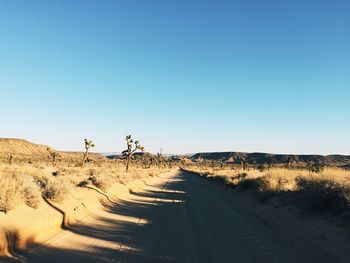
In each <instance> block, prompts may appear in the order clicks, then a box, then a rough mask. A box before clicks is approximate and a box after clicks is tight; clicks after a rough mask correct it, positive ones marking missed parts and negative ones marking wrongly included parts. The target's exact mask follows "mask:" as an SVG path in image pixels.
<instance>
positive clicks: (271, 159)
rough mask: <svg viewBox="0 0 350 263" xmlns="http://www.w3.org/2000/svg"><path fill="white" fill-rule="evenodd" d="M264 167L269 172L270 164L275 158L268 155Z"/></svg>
mask: <svg viewBox="0 0 350 263" xmlns="http://www.w3.org/2000/svg"><path fill="white" fill-rule="evenodd" d="M265 162H266V166H267V170H270V168H271V166H272V164H273V163H274V162H275V157H274V156H273V155H272V154H268V155H267V156H266V161H265Z"/></svg>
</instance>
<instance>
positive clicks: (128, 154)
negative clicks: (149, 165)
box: [122, 135, 145, 171]
mask: <svg viewBox="0 0 350 263" xmlns="http://www.w3.org/2000/svg"><path fill="white" fill-rule="evenodd" d="M125 140H126V144H127V147H128V148H127V149H126V150H125V151H123V152H122V154H123V156H124V158H125V159H126V168H125V169H126V170H127V171H128V170H129V164H130V160H131V158H132V156H133V154H134V153H135V152H136V151H137V150H141V151H142V152H143V151H144V150H145V148H144V147H142V146H141V145H140V143H139V141H135V142H134V140H133V139H132V138H131V135H127V136H126V138H125Z"/></svg>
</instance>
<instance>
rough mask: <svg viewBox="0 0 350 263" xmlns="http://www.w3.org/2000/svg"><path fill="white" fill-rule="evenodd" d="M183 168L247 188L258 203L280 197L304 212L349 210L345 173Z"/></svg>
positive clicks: (349, 178) (348, 179)
mask: <svg viewBox="0 0 350 263" xmlns="http://www.w3.org/2000/svg"><path fill="white" fill-rule="evenodd" d="M185 169H186V170H188V171H191V172H195V173H197V174H198V175H200V176H202V177H205V178H207V179H210V180H216V181H221V182H223V183H225V184H226V185H227V187H237V188H239V189H243V190H247V189H251V190H253V191H254V192H255V193H256V194H257V196H258V198H259V200H260V201H265V200H267V199H269V198H271V197H276V196H282V197H286V198H288V201H290V202H292V203H293V204H296V205H298V206H299V207H301V208H303V209H304V210H306V211H312V212H330V213H332V214H344V213H349V210H350V171H349V170H343V169H339V168H325V169H323V170H322V171H320V172H319V173H315V172H309V171H305V170H289V169H286V168H276V167H275V168H271V169H270V170H265V171H258V170H254V169H250V170H246V171H243V170H240V169H221V168H212V167H206V166H197V165H190V166H187V167H186V168H185Z"/></svg>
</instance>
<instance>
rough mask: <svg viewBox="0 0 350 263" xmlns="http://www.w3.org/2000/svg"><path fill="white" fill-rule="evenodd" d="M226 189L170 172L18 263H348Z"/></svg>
mask: <svg viewBox="0 0 350 263" xmlns="http://www.w3.org/2000/svg"><path fill="white" fill-rule="evenodd" d="M219 190H220V189H218V188H217V187H216V186H215V185H213V184H212V183H209V182H207V181H205V180H203V179H201V178H199V177H198V176H196V175H193V174H188V173H186V172H182V171H178V172H176V173H172V174H169V175H168V176H167V177H163V178H159V179H157V180H155V182H154V183H152V185H147V186H146V187H145V188H144V189H143V190H140V191H137V192H135V193H132V194H130V195H129V196H128V197H127V198H125V199H123V200H118V201H116V202H115V203H112V204H109V205H108V206H106V209H105V211H100V212H99V213H97V214H95V215H93V216H91V217H90V218H89V219H88V220H86V221H85V222H84V223H82V224H81V225H76V226H71V227H69V228H68V229H67V230H65V231H63V232H62V233H61V234H60V235H58V236H57V237H55V238H54V239H52V240H50V241H49V242H48V243H46V244H45V245H44V246H41V247H37V248H36V249H34V250H31V251H27V252H21V253H19V257H20V259H19V260H16V262H18V261H22V262H39V263H40V262H269V263H270V262H342V261H343V262H346V261H347V260H345V259H344V257H342V256H339V255H334V254H332V252H331V251H329V249H328V248H327V244H325V245H324V247H322V246H319V245H318V243H317V244H313V241H312V239H310V238H309V239H308V237H307V236H306V237H303V238H302V239H300V240H295V238H294V239H293V238H291V236H290V232H289V231H281V230H280V229H276V228H275V227H274V226H273V225H271V224H270V223H269V222H266V221H264V220H262V219H261V218H257V217H256V216H255V215H254V214H252V213H249V211H248V212H247V211H244V210H242V209H241V208H239V207H236V206H235V205H234V203H233V202H232V194H229V195H230V196H228V195H227V193H225V194H223V193H222V192H220V191H219Z"/></svg>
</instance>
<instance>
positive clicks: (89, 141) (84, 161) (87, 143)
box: [81, 139, 95, 167]
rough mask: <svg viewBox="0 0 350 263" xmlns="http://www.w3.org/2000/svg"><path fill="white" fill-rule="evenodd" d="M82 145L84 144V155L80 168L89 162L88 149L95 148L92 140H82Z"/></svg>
mask: <svg viewBox="0 0 350 263" xmlns="http://www.w3.org/2000/svg"><path fill="white" fill-rule="evenodd" d="M84 143H85V153H84V158H83V163H82V164H81V167H83V166H84V164H85V163H86V162H87V161H88V160H89V150H90V148H93V147H95V144H94V143H93V142H92V140H88V139H84Z"/></svg>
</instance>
